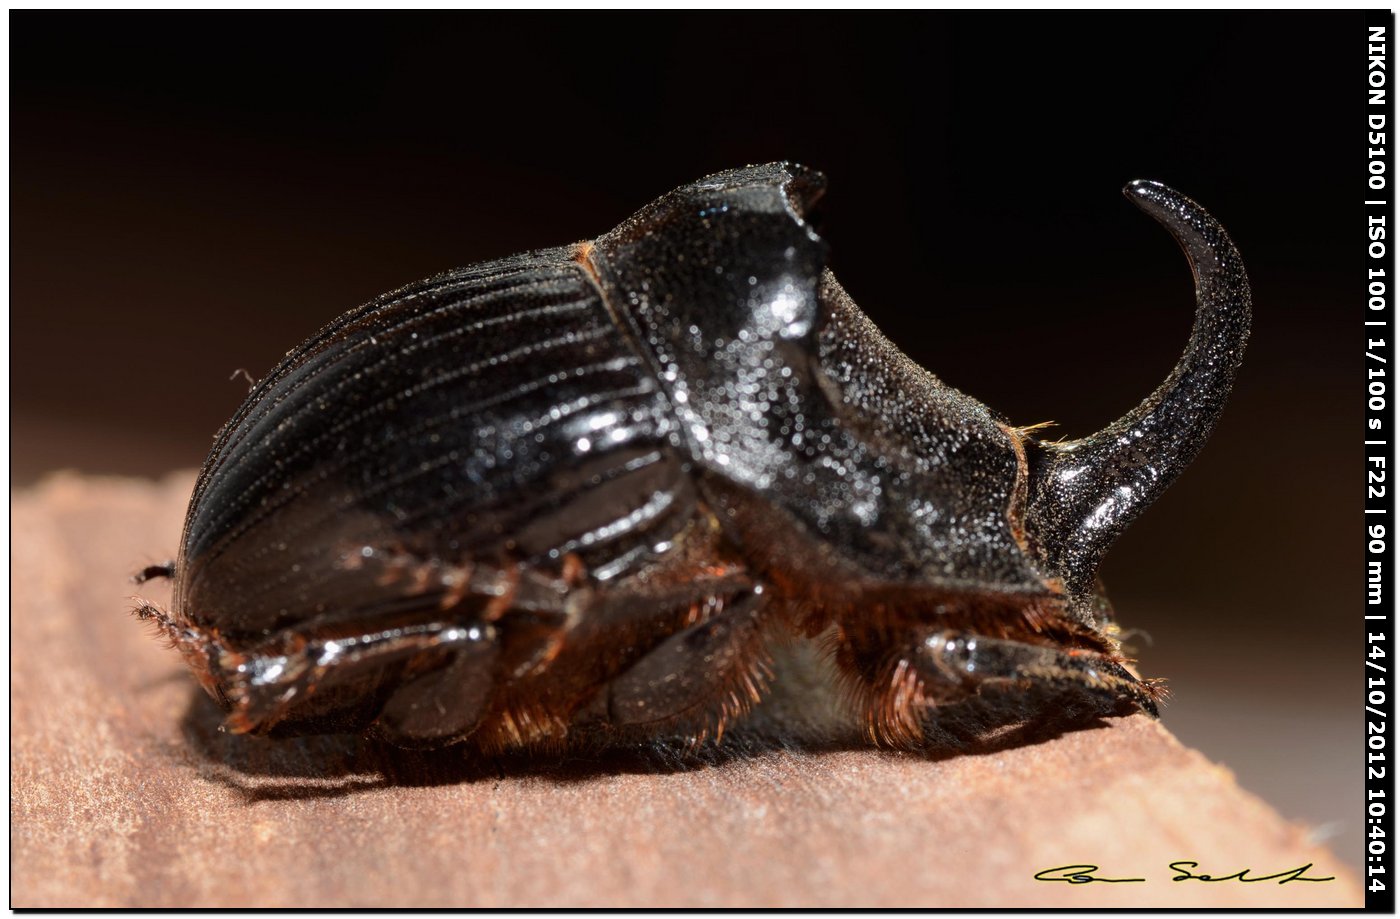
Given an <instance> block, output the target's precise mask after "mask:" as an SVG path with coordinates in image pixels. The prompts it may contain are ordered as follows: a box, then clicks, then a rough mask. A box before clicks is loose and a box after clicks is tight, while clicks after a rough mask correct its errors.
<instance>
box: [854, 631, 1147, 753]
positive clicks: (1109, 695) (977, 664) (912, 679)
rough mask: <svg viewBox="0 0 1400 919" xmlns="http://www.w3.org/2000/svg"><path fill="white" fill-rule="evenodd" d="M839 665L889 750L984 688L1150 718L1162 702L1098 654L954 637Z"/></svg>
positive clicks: (922, 638) (935, 636)
mask: <svg viewBox="0 0 1400 919" xmlns="http://www.w3.org/2000/svg"><path fill="white" fill-rule="evenodd" d="M838 662H840V663H842V664H843V665H844V666H845V667H846V669H847V670H848V672H851V671H853V672H855V673H857V674H858V675H859V676H861V677H862V678H863V681H864V682H867V683H868V686H869V690H870V695H869V708H868V714H869V717H870V724H871V729H872V732H873V733H874V734H875V736H876V737H877V738H878V739H881V740H884V741H886V742H889V743H892V744H895V745H908V744H911V743H913V742H916V741H917V740H919V739H920V738H921V737H922V733H923V730H922V719H923V716H924V715H925V714H927V713H928V711H929V709H931V708H936V707H937V706H939V705H941V704H948V703H952V702H957V701H960V700H962V699H965V698H967V697H969V696H971V695H972V694H973V693H975V692H977V691H978V690H979V689H980V688H982V687H984V686H997V685H1005V686H1010V685H1028V686H1031V687H1034V688H1035V689H1040V690H1051V691H1057V690H1074V691H1077V692H1082V693H1086V694H1088V695H1090V696H1093V697H1095V698H1097V699H1099V700H1101V701H1103V702H1106V703H1109V704H1117V703H1121V702H1129V703H1131V704H1133V705H1136V706H1137V707H1138V708H1140V709H1142V710H1143V711H1145V712H1147V713H1148V714H1151V715H1153V716H1156V714H1157V701H1158V700H1159V699H1161V698H1162V696H1163V694H1164V691H1163V690H1162V689H1161V688H1160V687H1159V686H1158V685H1157V684H1154V683H1151V682H1148V681H1144V680H1140V679H1138V678H1137V677H1135V676H1133V674H1131V673H1129V672H1128V671H1127V670H1126V669H1125V668H1124V667H1123V665H1122V664H1121V663H1120V662H1119V661H1118V660H1115V659H1114V658H1112V657H1110V656H1109V655H1107V654H1104V653H1103V652H1100V651H1096V650H1089V649H1080V648H1061V647H1052V646H1048V645H1040V644H1032V643H1029V642H1022V641H1014V640H1011V639H1003V638H989V637H986V636H982V635H976V634H973V633H970V632H960V631H955V630H930V631H928V632H925V633H921V634H916V635H913V636H911V637H910V640H908V641H907V642H905V643H904V644H903V645H902V647H898V648H896V649H895V650H894V651H893V653H891V652H889V651H886V652H885V653H883V654H881V655H879V659H878V661H873V662H872V661H871V660H870V657H869V655H868V654H867V655H865V656H864V659H862V655H861V652H860V650H859V648H858V646H857V645H847V646H845V647H843V648H842V649H841V650H840V651H839V652H838Z"/></svg>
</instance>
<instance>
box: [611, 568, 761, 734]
mask: <svg viewBox="0 0 1400 919" xmlns="http://www.w3.org/2000/svg"><path fill="white" fill-rule="evenodd" d="M766 602H767V597H765V596H764V591H763V588H762V587H761V586H754V587H751V588H749V589H747V590H745V591H744V592H743V593H741V594H739V595H738V596H736V597H734V598H732V599H730V600H729V601H727V603H726V605H725V607H724V609H723V610H722V611H721V612H720V613H719V614H717V615H715V616H713V617H712V618H709V619H706V620H705V621H704V622H700V623H697V624H695V625H693V626H690V627H689V628H687V629H685V630H683V631H681V632H678V633H676V634H675V635H672V636H671V637H670V638H667V639H666V640H665V641H663V642H662V643H661V644H659V645H657V646H656V647H655V648H653V649H652V650H651V651H650V652H649V653H648V654H647V655H646V656H645V657H643V658H642V659H641V660H639V661H638V662H637V663H636V664H634V665H633V666H632V667H631V668H629V669H628V670H627V671H625V672H624V673H622V674H621V675H620V676H618V677H617V678H616V679H614V680H613V681H612V683H610V684H609V686H608V688H607V691H606V700H607V717H608V720H609V721H610V722H611V723H612V724H613V725H614V726H615V727H619V728H623V729H628V728H646V729H648V730H649V731H654V730H655V729H656V728H657V727H665V726H671V725H676V726H684V727H686V728H689V729H693V730H694V731H695V736H694V738H693V739H694V740H695V741H696V742H700V741H703V740H704V739H706V738H707V737H713V738H714V739H716V740H718V739H719V738H720V737H722V736H723V735H724V729H725V727H726V725H727V724H728V723H729V722H730V721H731V720H732V719H734V718H737V717H739V716H741V715H743V714H744V713H745V712H747V711H748V710H749V708H751V707H752V706H753V705H754V704H755V703H757V702H758V701H759V700H760V698H761V697H762V695H763V692H764V691H765V690H766V688H767V683H768V680H769V679H770V678H771V677H772V673H771V671H770V670H769V667H768V664H767V661H766V660H765V658H764V652H763V621H764V607H765V605H766Z"/></svg>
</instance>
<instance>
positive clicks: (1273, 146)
mask: <svg viewBox="0 0 1400 919" xmlns="http://www.w3.org/2000/svg"><path fill="white" fill-rule="evenodd" d="M10 16H11V19H10V22H11V32H10V37H11V49H10V50H11V88H12V97H11V133H10V138H11V184H10V189H11V203H12V212H11V240H12V255H11V268H12V279H11V284H12V286H11V295H12V298H11V302H12V314H11V315H12V325H11V328H12V332H13V351H12V367H13V377H12V381H11V383H12V389H11V391H12V393H13V395H12V399H13V402H12V417H13V425H14V431H13V433H14V438H13V443H14V447H13V468H14V475H15V484H17V485H20V486H23V485H25V484H28V483H32V482H34V481H35V480H37V479H38V478H39V477H41V476H42V475H43V474H44V473H45V472H47V471H49V470H53V469H57V468H76V469H80V470H84V471H90V472H99V473H123V474H134V475H147V476H153V475H158V474H160V473H162V472H164V471H166V470H169V469H174V468H182V467H191V466H196V465H198V464H199V463H200V462H201V460H202V459H203V457H204V454H205V451H206V450H207V449H208V447H209V444H210V438H211V437H212V436H213V434H214V433H215V431H216V430H217V429H218V428H219V426H220V424H221V423H222V422H223V421H224V420H225V419H226V418H227V417H228V416H229V415H230V414H232V412H233V410H234V409H235V408H236V407H237V405H238V404H239V402H240V401H241V399H242V396H243V394H244V393H245V391H246V388H247V384H246V381H243V380H241V379H239V380H233V381H230V379H229V377H230V374H232V373H233V371H234V370H235V369H237V368H245V369H246V370H247V371H249V372H250V373H251V374H253V375H254V376H259V375H261V374H263V373H265V372H266V371H267V370H268V369H269V368H270V367H271V366H272V365H273V364H274V363H275V362H276V361H277V359H278V358H279V357H280V356H281V355H282V354H283V353H284V352H285V351H286V350H288V349H289V348H291V347H292V346H293V345H294V344H296V343H297V342H298V341H300V340H301V339H303V338H304V337H306V336H307V335H309V334H310V333H311V332H313V331H314V330H315V329H316V328H317V327H318V326H320V325H321V324H322V323H324V322H326V321H327V320H329V319H331V318H332V317H334V316H335V315H337V314H338V313H340V312H343V311H344V310H346V309H348V308H350V307H352V306H355V305H357V304H359V303H361V302H363V301H366V300H368V299H370V298H371V297H373V296H374V295H376V294H378V293H380V292H382V291H385V290H388V289H390V288H394V287H397V286H399V285H401V284H404V283H406V282H408V281H411V280H414V279H417V278H419V277H423V276H426V275H429V274H433V273H436V272H438V271H440V270H443V269H445V268H448V267H452V266H457V265H463V264H466V263H470V262H474V261H478V260H481V259H487V258H491V257H494V256H501V255H506V254H509V253H512V252H515V251H518V250H522V249H526V248H534V247H540V246H545V245H554V244H561V243H567V242H571V241H575V240H578V239H582V238H585V237H591V236H596V235H598V234H600V233H602V232H604V231H606V230H607V229H609V228H611V227H612V226H613V225H614V224H615V223H617V222H618V221H620V220H621V219H623V218H624V217H626V216H627V215H628V214H630V213H631V212H632V211H634V210H635V209H637V208H638V207H639V206H641V205H642V204H644V203H645V202H647V201H649V200H650V199H652V198H653V197H656V196H657V195H659V194H661V193H662V192H665V191H667V190H669V189H671V188H673V187H675V186H677V185H680V184H682V183H684V182H687V181H689V180H692V179H695V178H697V177H699V176H702V175H704V174H706V173H709V172H713V171H716V170H719V169H723V168H727V167H732V166H736V165H740V164H744V163H757V162H765V161H769V160H775V159H796V160H800V161H802V162H805V163H807V164H809V165H812V166H816V167H818V168H820V169H822V170H824V171H825V172H826V173H827V175H828V177H829V179H830V191H829V194H828V197H827V201H826V207H825V210H826V215H825V224H824V229H825V235H826V237H827V238H828V240H829V242H830V244H831V250H832V265H833V268H834V270H835V271H836V273H837V275H838V277H840V278H841V280H842V282H843V284H844V285H845V287H846V289H847V290H849V291H850V293H851V294H852V296H853V297H854V298H855V300H856V301H857V302H858V303H859V304H860V305H861V306H862V307H863V308H864V309H865V310H866V312H868V313H869V314H870V316H871V317H872V318H873V319H874V320H875V322H876V323H877V324H878V325H879V326H880V327H881V328H882V329H884V330H885V331H886V333H887V334H888V335H889V336H890V337H891V338H892V339H893V340H894V341H895V342H896V343H897V344H899V345H900V346H901V347H902V348H904V349H905V350H906V351H907V352H908V353H909V354H910V355H912V356H913V357H914V358H915V359H916V360H918V361H919V362H920V363H922V364H924V365H925V366H927V367H929V368H930V369H932V370H933V371H934V372H935V373H937V374H938V375H940V376H941V377H942V378H943V379H944V380H945V381H947V382H948V383H950V384H952V385H954V386H956V387H958V388H959V389H962V390H964V391H966V392H968V393H970V394H972V395H974V396H976V397H977V398H979V399H981V400H982V401H984V402H986V403H987V404H989V405H991V406H992V407H993V408H995V409H997V410H999V411H1000V412H1002V413H1004V414H1005V415H1006V416H1008V417H1009V418H1010V419H1011V420H1012V421H1013V422H1015V423H1018V424H1029V423H1032V422H1038V421H1046V420H1050V419H1053V420H1055V421H1057V422H1059V424H1060V427H1059V429H1058V431H1059V432H1060V433H1063V434H1067V435H1070V436H1078V435H1082V434H1086V433H1089V432H1091V431H1094V430H1097V429H1099V428H1100V427H1103V426H1104V425H1105V424H1106V423H1108V422H1109V421H1111V420H1113V419H1114V418H1116V417H1117V416H1118V415H1120V414H1122V413H1123V412H1124V411H1126V410H1127V409H1129V408H1131V407H1132V406H1133V405H1135V404H1136V403H1137V402H1138V401H1139V400H1140V399H1142V398H1143V397H1145V396H1146V395H1147V394H1148V393H1149V392H1150V391H1151V390H1152V389H1153V388H1154V387H1155V386H1156V385H1157V383H1159V382H1160V381H1161V379H1162V378H1163V377H1165V376H1166V374H1167V373H1168V372H1169V370H1170V369H1171V367H1172V365H1173V363H1174V362H1175V360H1176V357H1177V355H1178V354H1179V353H1180V351H1181V349H1182V347H1183V346H1184V345H1185V342H1186V339H1187V335H1188V332H1189V329H1190V326H1191V320H1192V307H1193V298H1192V284H1191V275H1190V272H1189V271H1188V270H1187V267H1186V264H1185V262H1184V261H1183V259H1182V257H1181V253H1180V251H1179V250H1178V248H1177V246H1176V245H1175V244H1174V243H1173V242H1172V241H1171V240H1170V238H1169V237H1168V236H1167V234H1166V233H1165V232H1164V231H1163V230H1162V229H1160V228H1159V227H1158V226H1157V225H1156V224H1155V223H1153V222H1152V221H1151V220H1149V219H1147V218H1146V217H1144V216H1143V215H1141V214H1140V213H1138V212H1137V210H1136V209H1135V208H1133V207H1132V206H1131V205H1130V204H1128V203H1127V202H1126V201H1125V200H1124V199H1122V198H1121V197H1120V196H1119V194H1118V189H1119V187H1120V186H1121V185H1123V184H1124V183H1125V182H1126V181H1128V180H1129V179H1133V178H1138V177H1143V178H1154V179H1159V180H1162V181H1165V182H1167V183H1169V184H1171V185H1173V186H1175V187H1177V188H1179V189H1181V190H1182V191H1185V192H1186V193H1187V194H1190V195H1191V196H1193V197H1195V198H1197V199H1198V200H1199V201H1201V202H1202V203H1204V204H1205V205H1206V206H1207V207H1208V208H1209V209H1210V210H1211V211H1212V212H1213V213H1214V214H1215V216H1216V217H1217V218H1219V219H1220V221H1221V222H1222V223H1223V224H1224V225H1225V226H1226V227H1228V228H1229V230H1230V232H1231V234H1232V235H1233V236H1234V239H1235V241H1236V242H1237V243H1238V245H1239V247H1240V249H1241V250H1242V251H1243V253H1244V256H1245V263H1246V265H1247V266H1248V269H1249V272H1250V275H1251V277H1252V280H1253V282H1254V291H1255V330H1254V337H1253V339H1252V340H1251V342H1250V347H1249V353H1248V355H1247V357H1246V361H1245V365H1244V368H1243V371H1242V374H1241V376H1240V378H1239V382H1238V385H1237V390H1236V393H1235V396H1234V399H1233V401H1232V402H1231V404H1230V406H1229V408H1228V410H1227V411H1226V413H1225V415H1224V417H1223V419H1222V421H1221V423H1220V426H1219V428H1218V429H1217V432H1216V434H1215V435H1214V438H1213V439H1212V441H1211V442H1210V444H1209V445H1208V446H1207V447H1206V449H1205V451H1204V452H1203V453H1202V455H1201V457H1200V458H1199V460H1198V461H1197V462H1196V464H1195V466H1194V467H1193V468H1192V469H1190V470H1189V471H1188V472H1187V473H1186V474H1185V476H1184V477H1183V478H1182V479H1181V480H1180V481H1179V482H1178V483H1177V484H1176V485H1175V486H1174V487H1173V488H1172V490H1171V491H1170V492H1169V493H1168V494H1167V496H1166V497H1165V498H1164V499H1163V500H1162V501H1161V502H1160V503H1159V504H1158V505H1157V506H1155V507H1154V508H1152V509H1151V510H1150V511H1149V512H1148V513H1147V514H1146V515H1145V516H1144V517H1143V518H1142V519H1141V520H1140V521H1139V522H1138V523H1137V524H1136V525H1135V526H1134V527H1133V528H1132V529H1131V530H1130V531H1129V533H1128V534H1127V535H1126V536H1125V537H1124V538H1123V539H1122V540H1121V542H1120V543H1119V544H1118V546H1117V547H1116V548H1115V550H1114V551H1113V552H1112V553H1111V555H1110V556H1109V560H1108V563H1107V565H1106V567H1105V570H1104V576H1105V580H1106V581H1107V583H1108V586H1109V590H1110V593H1111V596H1112V597H1113V599H1114V602H1115V605H1116V606H1117V608H1118V611H1119V614H1120V617H1121V620H1122V621H1123V623H1124V625H1125V626H1127V627H1130V628H1133V629H1139V630H1142V631H1143V632H1144V633H1146V634H1145V635H1141V636H1139V637H1138V638H1136V639H1135V643H1136V644H1137V645H1138V648H1139V652H1140V658H1141V669H1142V670H1143V671H1144V672H1145V673H1146V674H1148V675H1153V676H1164V677H1167V678H1169V680H1170V682H1171V685H1172V687H1173V690H1174V693H1175V701H1174V702H1172V703H1171V704H1170V706H1169V707H1168V708H1167V709H1166V713H1165V722H1166V724H1167V725H1168V726H1169V727H1170V728H1172V729H1173V730H1174V731H1176V732H1177V734H1178V735H1179V736H1180V737H1181V738H1182V739H1183V740H1184V741H1185V742H1186V743H1188V744H1191V745H1194V746H1197V747H1199V748H1200V749H1202V750H1203V751H1204V752H1205V753H1206V754H1207V755H1208V756H1210V757H1211V758H1212V759H1215V760H1218V761H1220V762H1223V763H1224V764H1225V765H1227V766H1228V767H1230V768H1231V769H1232V770H1234V771H1235V772H1236V773H1237V775H1238V776H1239V778H1240V780H1241V782H1242V783H1243V784H1244V786H1245V787H1247V788H1249V789H1251V790H1253V791H1255V792H1257V793H1259V794H1261V795H1262V796H1264V797H1265V798H1266V799H1267V800H1269V801H1270V802H1271V803H1272V804H1274V805H1275V806H1276V807H1277V808H1278V809H1279V810H1280V811H1282V812H1283V813H1284V814H1285V815H1286V816H1289V817H1291V818H1295V819H1298V820H1300V821H1303V822H1306V823H1307V824H1308V825H1310V826H1312V827H1315V828H1316V830H1317V833H1318V835H1319V836H1320V837H1323V838H1326V839H1327V841H1328V842H1329V843H1330V844H1331V845H1333V847H1334V848H1335V849H1337V850H1338V851H1339V852H1340V853H1341V854H1342V855H1343V856H1344V857H1346V858H1347V859H1348V860H1349V861H1350V862H1351V863H1352V864H1353V865H1355V866H1357V867H1359V866H1360V862H1361V807H1362V801H1361V779H1362V773H1361V769H1362V765H1361V759H1360V751H1361V736H1362V735H1361V728H1360V724H1361V722H1360V709H1361V706H1360V698H1361V689H1360V686H1359V683H1360V675H1359V669H1358V668H1359V662H1358V657H1357V652H1358V650H1359V648H1360V632H1361V620H1360V609H1359V608H1358V607H1359V605H1360V595H1361V594H1360V586H1359V583H1360V582H1359V574H1358V567H1357V566H1358V557H1359V556H1358V538H1359V537H1358V536H1357V533H1358V532H1359V531H1358V529H1357V521H1358V520H1359V506H1360V499H1361V493H1360V492H1359V491H1358V490H1357V489H1358V488H1359V486H1358V485H1357V484H1356V483H1357V482H1359V478H1358V476H1357V474H1356V473H1355V472H1354V470H1356V469H1359V468H1360V467H1359V465H1358V460H1359V450H1360V447H1361V444H1360V441H1361V440H1362V430H1361V424H1360V415H1361V407H1362V406H1361V398H1362V395H1361V373H1360V352H1361V350H1362V349H1361V348H1360V347H1359V344H1360V343H1361V338H1360V335H1361V332H1362V329H1361V327H1360V321H1359V320H1360V317H1359V316H1358V313H1359V311H1360V300H1359V299H1358V294H1359V286H1358V284H1357V281H1358V279H1359V277H1360V271H1359V268H1360V258H1361V254H1360V253H1361V250H1360V243H1359V242H1358V236H1357V235H1356V234H1357V231H1356V229H1355V228H1356V227H1357V226H1358V225H1359V224H1358V223H1357V216H1356V215H1357V214H1358V213H1359V210H1358V207H1359V205H1360V201H1361V199H1362V197H1363V186H1362V179H1363V174H1362V169H1363V166H1362V162H1363V160H1362V143H1363V138H1362V133H1361V131H1362V130H1363V129H1362V123H1361V120H1360V112H1359V108H1360V105H1361V96H1360V92H1359V90H1360V80H1361V76H1360V74H1361V72H1362V67H1363V66H1364V60H1363V57H1362V55H1363V51H1362V50H1361V49H1362V46H1363V45H1364V35H1365V33H1364V30H1363V28H1362V21H1361V14H1359V13H1341V14H1324V13H1279V12H1269V13H1243V14H1211V13H1185V12H1180V13H1151V14H1133V15H1128V14H1101V13H1054V14H1035V15H1032V14H1026V13H1014V14H1012V13H984V14H967V15H951V14H924V15H879V16H875V15H865V16H836V15H820V14H813V13H795V12H794V13H780V14H763V15H729V14H726V15H719V14H690V15H670V16H660V15H643V14H636V13H632V14H617V13H592V14H588V15H587V16H582V15H579V16H565V15H560V14H557V13H539V14H515V15H508V16H507V15H484V14H458V15H424V14H418V15H400V16H383V15H375V14H368V13H354V14H341V15H337V16H330V15H293V14H281V15H267V14H261V15H252V14H238V15H234V14H228V13H222V14H199V15H193V14H158V15H157V14H131V13H128V14H106V13H104V14H94V13H71V12H70V13H34V12H14V13H11V14H10ZM177 538H178V534H177V533H174V532H172V533H171V534H170V540H169V543H168V544H167V545H165V546H144V545H142V546H135V545H134V546H132V547H131V555H132V559H133V562H137V561H140V560H146V559H148V557H157V556H160V555H161V553H173V551H174V550H175V548H176V542H177ZM1149 638H1150V643H1149ZM1187 854H1189V853H1187Z"/></svg>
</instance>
